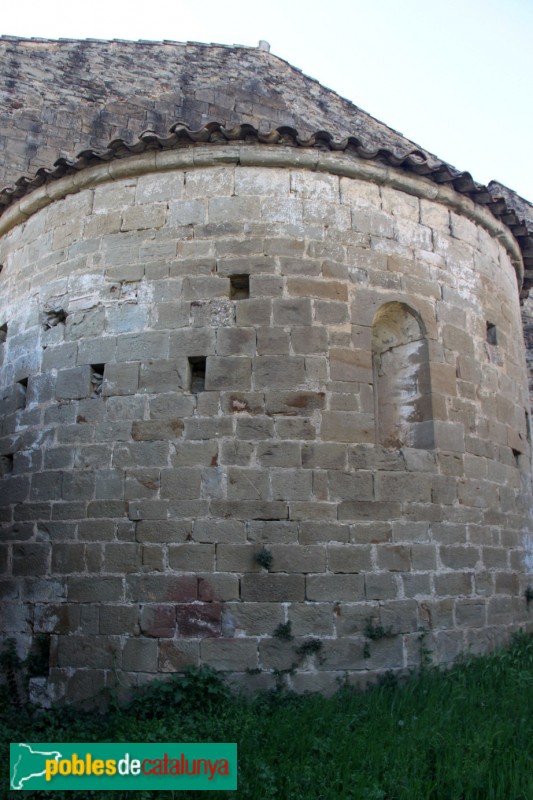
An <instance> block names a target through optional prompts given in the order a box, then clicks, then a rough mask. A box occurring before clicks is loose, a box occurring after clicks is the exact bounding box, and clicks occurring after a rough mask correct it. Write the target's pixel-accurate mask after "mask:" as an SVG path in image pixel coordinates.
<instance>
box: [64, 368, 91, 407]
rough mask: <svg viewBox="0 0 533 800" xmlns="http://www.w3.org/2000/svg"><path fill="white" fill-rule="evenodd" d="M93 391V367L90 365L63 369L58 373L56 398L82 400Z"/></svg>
mask: <svg viewBox="0 0 533 800" xmlns="http://www.w3.org/2000/svg"><path fill="white" fill-rule="evenodd" d="M91 392H92V385H91V368H90V366H89V365H85V366H82V367H73V368H72V369H61V370H60V371H59V372H58V374H57V381H56V398H57V399H58V400H80V399H81V398H82V397H89V396H90V394H91Z"/></svg>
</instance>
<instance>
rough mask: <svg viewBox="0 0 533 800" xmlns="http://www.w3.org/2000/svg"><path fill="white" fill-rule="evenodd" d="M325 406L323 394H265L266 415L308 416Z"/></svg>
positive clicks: (307, 392) (281, 392)
mask: <svg viewBox="0 0 533 800" xmlns="http://www.w3.org/2000/svg"><path fill="white" fill-rule="evenodd" d="M325 404H326V396H325V393H324V392H309V391H304V390H302V391H299V392H284V391H278V392H269V391H267V392H266V393H265V409H266V412H267V414H273V415H274V414H284V415H287V416H299V415H300V416H310V415H311V414H312V413H313V411H314V410H315V409H323V408H324V406H325ZM317 466H318V465H317Z"/></svg>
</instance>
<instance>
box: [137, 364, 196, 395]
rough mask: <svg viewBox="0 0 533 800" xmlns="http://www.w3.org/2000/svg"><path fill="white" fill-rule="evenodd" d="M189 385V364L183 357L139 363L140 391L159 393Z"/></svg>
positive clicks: (178, 389) (174, 390) (187, 387)
mask: <svg viewBox="0 0 533 800" xmlns="http://www.w3.org/2000/svg"><path fill="white" fill-rule="evenodd" d="M125 366H126V365H125ZM127 366H132V365H127ZM189 385H190V376H189V365H188V362H187V361H186V360H185V359H172V358H171V359H164V360H163V359H151V360H149V361H145V362H143V363H142V364H141V365H140V370H139V390H140V391H141V392H147V393H149V394H158V395H159V394H160V393H162V392H178V391H180V390H183V389H185V390H188V389H189Z"/></svg>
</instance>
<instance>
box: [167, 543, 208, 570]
mask: <svg viewBox="0 0 533 800" xmlns="http://www.w3.org/2000/svg"><path fill="white" fill-rule="evenodd" d="M168 563H169V566H170V568H171V569H173V570H176V571H179V570H181V571H184V572H202V571H203V572H209V571H213V570H214V568H215V545H214V544H195V543H191V542H187V543H186V544H176V545H170V546H169V548H168Z"/></svg>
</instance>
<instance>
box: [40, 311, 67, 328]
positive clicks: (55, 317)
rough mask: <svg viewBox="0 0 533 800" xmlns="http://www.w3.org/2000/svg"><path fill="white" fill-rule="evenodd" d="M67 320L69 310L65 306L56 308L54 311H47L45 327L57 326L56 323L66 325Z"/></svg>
mask: <svg viewBox="0 0 533 800" xmlns="http://www.w3.org/2000/svg"><path fill="white" fill-rule="evenodd" d="M66 321H67V312H66V311H65V309H63V308H56V309H54V310H53V311H47V312H46V314H45V320H44V327H45V329H46V328H55V327H56V325H64V324H65V322H66Z"/></svg>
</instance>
